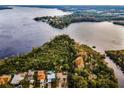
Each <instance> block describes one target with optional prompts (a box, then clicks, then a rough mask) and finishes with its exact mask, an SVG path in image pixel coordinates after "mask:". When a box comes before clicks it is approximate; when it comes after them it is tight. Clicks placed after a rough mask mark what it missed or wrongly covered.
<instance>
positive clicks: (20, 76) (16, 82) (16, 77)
mask: <svg viewBox="0 0 124 93" xmlns="http://www.w3.org/2000/svg"><path fill="white" fill-rule="evenodd" d="M26 74H27V73H26V72H25V73H19V74H15V75H14V77H13V79H12V81H11V84H13V85H19V83H20V81H22V80H23V79H24V78H25V76H26Z"/></svg>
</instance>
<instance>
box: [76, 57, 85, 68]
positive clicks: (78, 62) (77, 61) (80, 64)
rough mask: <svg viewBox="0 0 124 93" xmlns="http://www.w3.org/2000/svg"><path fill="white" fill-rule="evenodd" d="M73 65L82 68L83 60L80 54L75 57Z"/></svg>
mask: <svg viewBox="0 0 124 93" xmlns="http://www.w3.org/2000/svg"><path fill="white" fill-rule="evenodd" d="M75 66H76V67H77V68H84V60H83V58H82V57H81V56H79V57H77V58H76V60H75Z"/></svg>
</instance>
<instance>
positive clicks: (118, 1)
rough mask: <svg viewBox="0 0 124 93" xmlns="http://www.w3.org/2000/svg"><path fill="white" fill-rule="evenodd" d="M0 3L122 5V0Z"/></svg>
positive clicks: (5, 0) (7, 0)
mask: <svg viewBox="0 0 124 93" xmlns="http://www.w3.org/2000/svg"><path fill="white" fill-rule="evenodd" d="M0 4H16V5H18V4H19V5H21V4H25V5H27V4H30V5H33V4H35V5H36V4H38V5H42V4H47V5H50V4H52V5H57V4H62V5H70V4H71V5H75V4H77V5H124V0H0Z"/></svg>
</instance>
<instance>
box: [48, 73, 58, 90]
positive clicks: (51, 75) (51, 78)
mask: <svg viewBox="0 0 124 93" xmlns="http://www.w3.org/2000/svg"><path fill="white" fill-rule="evenodd" d="M55 78H56V76H55V73H54V72H53V71H47V83H48V88H51V82H52V80H53V79H55Z"/></svg>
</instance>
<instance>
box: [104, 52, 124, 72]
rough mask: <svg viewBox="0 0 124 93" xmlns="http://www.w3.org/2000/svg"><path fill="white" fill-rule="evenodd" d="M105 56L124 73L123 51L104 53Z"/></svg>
mask: <svg viewBox="0 0 124 93" xmlns="http://www.w3.org/2000/svg"><path fill="white" fill-rule="evenodd" d="M106 54H107V56H109V57H110V59H112V60H113V61H114V62H115V63H116V64H117V65H118V66H119V67H120V68H121V70H122V71H123V72H124V50H109V51H106Z"/></svg>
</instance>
